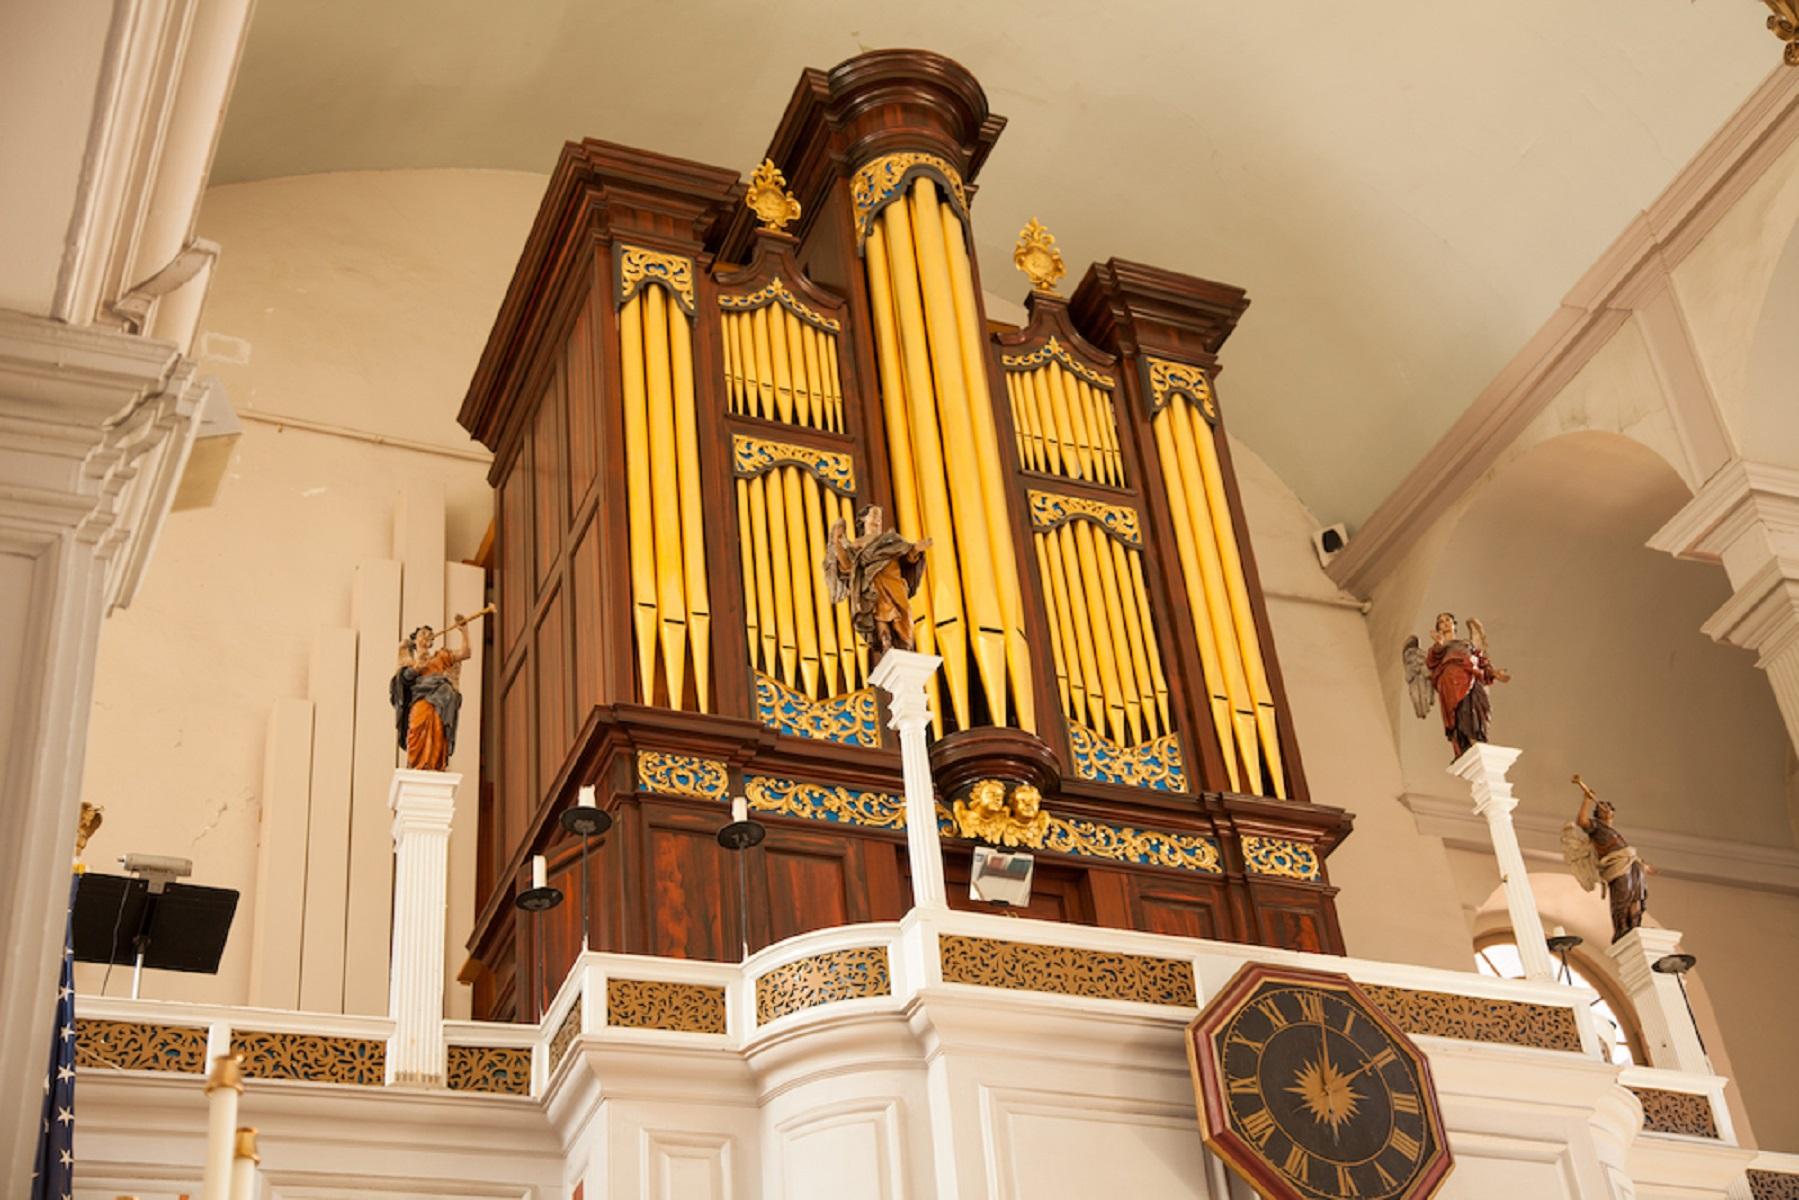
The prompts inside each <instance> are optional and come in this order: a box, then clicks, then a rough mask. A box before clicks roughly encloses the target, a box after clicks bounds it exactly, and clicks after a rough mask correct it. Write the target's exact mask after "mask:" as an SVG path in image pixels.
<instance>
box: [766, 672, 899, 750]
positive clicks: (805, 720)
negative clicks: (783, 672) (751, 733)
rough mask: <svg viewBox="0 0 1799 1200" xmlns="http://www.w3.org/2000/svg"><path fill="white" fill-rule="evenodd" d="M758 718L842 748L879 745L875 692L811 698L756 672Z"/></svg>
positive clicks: (879, 732)
mask: <svg viewBox="0 0 1799 1200" xmlns="http://www.w3.org/2000/svg"><path fill="white" fill-rule="evenodd" d="M756 716H757V719H759V720H760V721H761V722H762V723H763V724H764V725H766V726H768V727H769V728H770V729H776V730H779V731H780V732H782V733H791V734H793V735H795V736H796V737H806V738H815V739H817V740H818V741H823V742H836V743H837V744H838V745H840V746H879V745H880V744H881V730H880V723H879V721H878V719H877V709H876V704H875V690H874V689H873V688H859V689H857V690H856V691H853V692H845V693H843V694H842V695H838V696H827V697H825V698H824V699H822V700H812V699H808V698H807V697H806V696H804V695H802V694H801V693H799V692H797V691H795V690H794V689H792V688H790V687H788V686H787V685H786V684H784V683H782V682H781V681H780V680H778V679H773V678H771V677H769V676H767V675H764V674H763V673H762V672H761V671H757V672H756Z"/></svg>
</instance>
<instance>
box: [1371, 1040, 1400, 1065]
mask: <svg viewBox="0 0 1799 1200" xmlns="http://www.w3.org/2000/svg"><path fill="white" fill-rule="evenodd" d="M1398 1061H1399V1055H1397V1054H1395V1053H1394V1052H1393V1047H1391V1046H1383V1047H1381V1051H1380V1053H1379V1054H1376V1055H1375V1056H1374V1057H1372V1058H1370V1059H1369V1060H1368V1066H1369V1068H1370V1069H1371V1070H1375V1071H1384V1070H1385V1069H1386V1068H1388V1067H1390V1066H1392V1065H1393V1064H1394V1063H1396V1062H1398Z"/></svg>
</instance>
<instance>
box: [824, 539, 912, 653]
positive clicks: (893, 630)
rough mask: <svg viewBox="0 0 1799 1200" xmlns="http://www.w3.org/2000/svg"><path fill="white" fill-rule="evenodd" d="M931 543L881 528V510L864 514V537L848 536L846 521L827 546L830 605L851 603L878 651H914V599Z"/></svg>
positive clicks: (862, 630) (852, 611) (855, 619)
mask: <svg viewBox="0 0 1799 1200" xmlns="http://www.w3.org/2000/svg"><path fill="white" fill-rule="evenodd" d="M930 544H931V539H930V538H926V539H925V540H924V541H922V542H914V541H909V540H907V539H906V537H905V536H904V535H903V534H901V533H900V532H899V531H898V530H895V529H883V528H881V510H880V509H878V508H875V507H873V506H870V507H868V508H866V509H863V510H862V536H861V537H858V538H850V537H846V536H845V530H844V528H843V522H842V521H834V522H832V524H831V534H830V538H829V541H828V542H827V543H826V546H825V563H824V568H825V585H826V587H827V588H828V589H829V591H828V594H829V595H830V597H831V602H832V603H833V604H835V603H836V602H837V601H839V600H848V601H849V605H850V622H851V624H853V625H854V626H855V629H856V632H857V633H859V634H861V635H862V640H863V641H865V642H867V643H868V645H869V646H870V648H872V649H874V650H877V651H886V650H891V649H893V648H894V647H896V646H897V647H898V648H900V649H901V650H911V649H913V648H915V646H916V644H917V639H916V638H915V637H914V636H913V634H912V593H914V592H916V591H917V590H918V585H919V583H920V582H921V581H922V580H923V579H924V552H925V548H926V547H928V546H929V545H930Z"/></svg>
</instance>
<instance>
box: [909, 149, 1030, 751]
mask: <svg viewBox="0 0 1799 1200" xmlns="http://www.w3.org/2000/svg"><path fill="white" fill-rule="evenodd" d="M920 182H924V183H928V182H929V180H921V181H920ZM933 194H935V193H934V190H933ZM937 217H938V220H939V221H940V222H941V223H942V226H943V247H944V250H945V251H946V252H947V253H948V256H949V275H950V284H951V287H952V293H951V294H952V296H953V298H954V300H955V306H956V308H955V311H956V334H957V338H958V340H959V343H960V345H961V348H962V376H963V380H964V382H965V385H966V388H967V401H966V403H967V409H968V421H969V426H970V428H971V431H972V432H973V434H974V442H973V445H974V448H975V454H976V458H975V464H974V466H975V474H976V476H977V478H978V479H979V481H980V485H981V498H982V504H983V506H984V508H985V509H986V513H987V541H988V544H989V545H990V546H991V547H992V548H993V554H994V558H993V559H992V572H993V576H994V579H995V580H996V581H997V582H998V584H999V607H1000V617H1001V619H1002V620H1003V622H1004V636H1005V642H1006V668H1007V674H1008V676H1009V678H1010V682H1011V685H1012V700H1011V707H1012V709H1013V711H1014V712H1015V713H1016V714H1017V718H1018V727H1019V728H1020V729H1024V730H1035V729H1036V727H1037V715H1036V711H1035V710H1036V692H1035V691H1034V690H1033V689H1032V686H1031V649H1030V644H1029V642H1028V641H1027V640H1026V638H1025V633H1024V600H1023V597H1022V596H1021V595H1020V594H1019V589H1018V555H1017V552H1016V550H1015V549H1014V548H1013V545H1012V521H1011V516H1010V514H1009V512H1008V509H1007V503H1006V480H1005V477H1004V476H1003V475H1002V473H1001V471H1000V467H999V464H1000V463H1001V462H1002V461H1003V460H1002V459H1001V458H1000V452H999V449H1000V447H999V428H998V426H997V425H996V424H995V422H994V419H993V396H992V392H991V383H990V381H989V377H988V374H987V339H986V336H985V334H984V333H983V331H982V328H981V316H980V312H979V310H978V309H977V308H976V307H975V286H974V266H973V264H971V263H970V262H969V259H968V242H967V239H966V238H965V237H964V236H963V233H964V231H963V228H962V221H961V218H960V217H958V216H957V214H956V210H955V209H954V208H952V207H950V205H949V204H948V203H947V202H944V201H941V200H940V201H938V204H937ZM1003 686H1004V685H1003V684H1002V688H1003ZM990 707H992V706H991V705H990ZM996 711H1002V710H998V709H996ZM999 719H1000V720H1003V716H1002V717H1001V718H999Z"/></svg>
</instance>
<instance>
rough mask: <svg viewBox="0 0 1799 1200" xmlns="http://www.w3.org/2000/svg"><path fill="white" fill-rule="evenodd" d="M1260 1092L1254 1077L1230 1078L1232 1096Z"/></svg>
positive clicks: (1260, 1086)
mask: <svg viewBox="0 0 1799 1200" xmlns="http://www.w3.org/2000/svg"><path fill="white" fill-rule="evenodd" d="M1261 1092H1262V1085H1261V1084H1260V1083H1258V1082H1257V1081H1256V1080H1255V1079H1254V1078H1249V1079H1233V1080H1231V1095H1233V1096H1259V1095H1261ZM1412 1111H1413V1112H1417V1111H1418V1110H1417V1109H1416V1108H1414V1109H1413V1110H1412Z"/></svg>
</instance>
